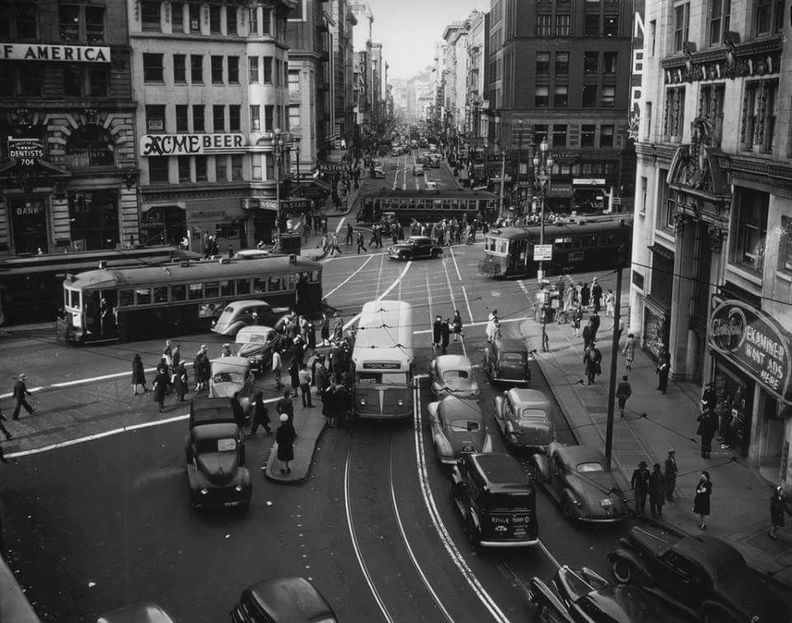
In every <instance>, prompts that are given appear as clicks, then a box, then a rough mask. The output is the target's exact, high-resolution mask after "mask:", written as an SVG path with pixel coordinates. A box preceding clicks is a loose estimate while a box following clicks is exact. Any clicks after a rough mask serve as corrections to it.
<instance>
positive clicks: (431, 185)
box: [424, 180, 437, 190]
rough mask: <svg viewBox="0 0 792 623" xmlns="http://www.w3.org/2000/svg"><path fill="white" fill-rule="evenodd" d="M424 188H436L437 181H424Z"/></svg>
mask: <svg viewBox="0 0 792 623" xmlns="http://www.w3.org/2000/svg"><path fill="white" fill-rule="evenodd" d="M424 188H425V189H426V190H437V182H430V181H429V180H426V181H425V182H424Z"/></svg>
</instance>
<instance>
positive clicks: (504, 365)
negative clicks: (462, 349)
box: [484, 337, 531, 385]
mask: <svg viewBox="0 0 792 623" xmlns="http://www.w3.org/2000/svg"><path fill="white" fill-rule="evenodd" d="M530 359H531V356H530V353H529V352H528V347H527V346H526V345H525V342H523V341H522V340H518V339H516V338H508V337H504V338H500V339H496V340H493V341H492V342H490V344H488V345H487V348H486V349H485V350H484V372H485V373H486V374H487V378H488V379H489V380H490V382H491V383H512V384H515V385H521V384H527V383H528V381H530V380H531V370H530V368H529V367H528V362H529V361H530Z"/></svg>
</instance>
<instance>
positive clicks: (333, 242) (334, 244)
mask: <svg viewBox="0 0 792 623" xmlns="http://www.w3.org/2000/svg"><path fill="white" fill-rule="evenodd" d="M336 251H338V255H341V247H339V246H338V234H337V233H335V232H333V233H332V235H331V236H330V257H332V256H333V253H335V252H336Z"/></svg>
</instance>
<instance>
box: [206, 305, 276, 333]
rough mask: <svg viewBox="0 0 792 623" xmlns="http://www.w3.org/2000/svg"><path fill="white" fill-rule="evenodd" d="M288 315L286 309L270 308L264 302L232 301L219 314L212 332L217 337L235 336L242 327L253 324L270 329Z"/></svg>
mask: <svg viewBox="0 0 792 623" xmlns="http://www.w3.org/2000/svg"><path fill="white" fill-rule="evenodd" d="M288 313H289V308H288V307H272V306H271V305H270V304H269V303H267V302H266V301H261V300H256V299H251V300H249V301H234V302H233V303H229V304H228V305H226V306H225V307H224V308H223V310H222V311H221V312H220V314H219V316H218V318H217V320H216V321H215V322H214V323H213V324H212V331H213V332H215V333H217V334H218V335H236V333H237V331H239V330H240V329H241V328H242V327H249V326H251V325H255V324H260V325H265V326H268V327H272V326H275V324H276V323H277V322H278V320H280V319H281V318H282V317H283V316H285V315H286V314H288Z"/></svg>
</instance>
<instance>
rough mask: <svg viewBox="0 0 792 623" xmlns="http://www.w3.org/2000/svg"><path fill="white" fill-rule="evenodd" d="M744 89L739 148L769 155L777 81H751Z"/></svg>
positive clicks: (776, 96) (774, 116)
mask: <svg viewBox="0 0 792 623" xmlns="http://www.w3.org/2000/svg"><path fill="white" fill-rule="evenodd" d="M744 89H745V90H744V93H743V110H742V118H741V120H740V147H741V148H742V149H743V150H747V151H758V152H760V153H769V152H771V151H772V150H773V134H774V132H775V125H776V106H777V100H778V80H777V79H770V80H751V81H749V82H746V83H745V86H744Z"/></svg>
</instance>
